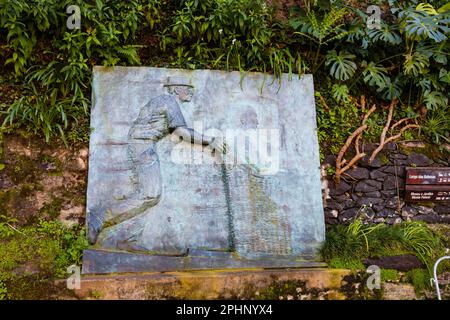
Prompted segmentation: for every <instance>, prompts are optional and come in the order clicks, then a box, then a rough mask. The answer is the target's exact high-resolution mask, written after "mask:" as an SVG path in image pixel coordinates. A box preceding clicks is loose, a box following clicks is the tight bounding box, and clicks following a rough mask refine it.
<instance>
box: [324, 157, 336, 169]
mask: <svg viewBox="0 0 450 320" xmlns="http://www.w3.org/2000/svg"><path fill="white" fill-rule="evenodd" d="M323 164H329V165H330V166H332V167H336V156H334V155H332V154H330V155H327V156H325V159H324V161H323Z"/></svg>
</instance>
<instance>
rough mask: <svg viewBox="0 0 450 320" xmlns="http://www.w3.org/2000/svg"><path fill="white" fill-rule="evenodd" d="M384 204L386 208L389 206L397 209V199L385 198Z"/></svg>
mask: <svg viewBox="0 0 450 320" xmlns="http://www.w3.org/2000/svg"><path fill="white" fill-rule="evenodd" d="M384 205H385V206H386V208H389V209H397V207H398V201H397V200H396V199H390V200H387V201H386V202H385V204H384Z"/></svg>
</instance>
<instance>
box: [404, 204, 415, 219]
mask: <svg viewBox="0 0 450 320" xmlns="http://www.w3.org/2000/svg"><path fill="white" fill-rule="evenodd" d="M418 213H419V211H417V209H416V208H414V207H411V206H404V207H403V208H402V216H403V217H412V216H415V215H416V214H418Z"/></svg>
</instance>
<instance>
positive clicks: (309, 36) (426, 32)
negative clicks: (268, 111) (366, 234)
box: [0, 0, 450, 146]
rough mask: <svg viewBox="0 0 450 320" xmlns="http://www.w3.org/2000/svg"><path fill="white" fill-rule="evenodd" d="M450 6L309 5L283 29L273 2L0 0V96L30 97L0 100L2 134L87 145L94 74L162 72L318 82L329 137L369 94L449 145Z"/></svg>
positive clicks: (393, 0)
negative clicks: (309, 77) (72, 24)
mask: <svg viewBox="0 0 450 320" xmlns="http://www.w3.org/2000/svg"><path fill="white" fill-rule="evenodd" d="M430 3H431V2H430ZM372 4H378V5H380V6H381V7H382V19H381V29H380V30H378V29H370V28H368V27H367V23H368V19H369V17H370V15H368V14H367V13H366V8H367V6H368V5H372ZM69 5H78V6H79V7H80V9H81V16H82V28H81V30H73V31H71V30H69V29H67V27H66V21H67V18H68V16H69V15H68V14H67V13H66V8H67V7H68V6H69ZM445 5H446V1H432V4H427V3H425V2H420V1H415V0H409V1H396V0H389V1H375V3H373V1H371V2H370V3H364V2H361V1H343V0H342V1H333V3H332V4H331V3H330V2H329V1H303V5H302V6H298V7H294V8H293V9H292V10H291V12H290V14H289V17H288V18H285V19H280V18H278V17H277V14H276V11H275V10H274V8H272V7H270V6H268V5H267V4H266V2H265V1H263V0H254V1H250V0H203V1H199V0H184V1H175V0H146V1H144V0H131V1H107V0H96V1H80V0H65V1H59V0H33V1H28V0H27V1H26V0H0V48H1V51H0V64H2V65H3V67H2V69H3V72H2V76H1V78H0V84H1V83H2V82H3V83H8V84H12V85H14V86H15V88H17V90H18V91H19V92H20V95H19V97H16V98H14V99H7V98H2V97H1V96H0V104H2V109H3V115H4V116H3V128H5V127H7V126H19V127H24V128H26V129H28V130H29V131H32V132H34V133H38V134H42V135H43V136H45V138H46V140H47V141H49V140H50V139H51V138H52V137H55V136H59V137H62V138H63V139H66V138H67V137H68V136H69V139H70V140H80V136H81V139H84V138H86V137H87V135H88V134H87V133H86V132H87V131H88V128H87V127H88V125H87V114H88V112H89V96H90V85H89V83H90V80H91V70H92V67H93V66H94V65H98V64H101V65H107V66H114V65H153V66H166V67H183V68H190V69H195V68H213V69H225V70H240V71H249V70H253V71H265V72H269V73H272V74H274V75H275V76H277V75H279V74H281V73H282V72H289V73H299V74H302V73H305V72H312V73H313V74H314V76H315V80H316V87H317V89H318V91H320V92H321V93H322V94H323V96H324V97H325V99H326V101H328V102H329V104H330V106H332V107H333V110H331V111H329V110H325V112H324V113H319V114H320V117H322V119H319V124H320V125H319V129H320V130H322V134H324V135H328V134H329V132H328V131H330V130H334V124H333V122H335V121H338V122H339V123H342V124H345V123H348V122H347V121H346V120H348V119H346V118H345V117H344V119H340V118H339V117H338V119H336V117H335V115H336V114H340V113H342V111H341V110H342V109H344V110H346V109H349V110H350V111H352V112H353V111H354V110H352V109H354V106H352V105H350V106H349V105H348V101H349V97H350V96H359V95H361V94H365V95H367V96H370V97H372V98H373V100H374V101H376V102H378V103H381V102H383V101H389V100H391V99H393V98H394V97H397V98H399V99H400V101H401V102H402V105H403V110H402V111H403V112H402V113H403V114H402V116H404V115H407V116H409V117H412V118H414V117H415V118H420V123H421V124H422V131H421V133H423V134H424V135H425V136H426V138H428V139H429V140H431V141H434V142H436V143H438V144H439V143H442V142H444V141H447V142H448V141H449V132H450V124H449V123H450V121H449V116H448V114H449V113H450V109H449V107H448V98H449V90H448V87H449V86H448V85H449V83H450V73H449V68H448V52H449V51H450V50H449V42H448V32H449V28H448V22H449V17H450V15H449V11H448V4H447V6H445ZM369 22H370V21H369ZM6 95H7V94H5V95H4V96H6ZM10 100H13V101H10ZM357 111H358V110H357ZM364 111H365V110H359V112H364ZM79 122H80V123H81V126H84V127H85V130H84V131H82V132H80V130H79V128H80V124H79ZM330 126H333V128H331V127H330ZM337 128H339V126H338V127H337ZM74 130H76V131H74ZM68 133H69V134H68ZM335 136H336V138H337V141H336V143H335V145H336V146H337V145H338V144H340V143H341V140H342V138H341V137H340V135H339V134H335ZM342 136H343V137H344V136H345V134H344V133H343V134H342Z"/></svg>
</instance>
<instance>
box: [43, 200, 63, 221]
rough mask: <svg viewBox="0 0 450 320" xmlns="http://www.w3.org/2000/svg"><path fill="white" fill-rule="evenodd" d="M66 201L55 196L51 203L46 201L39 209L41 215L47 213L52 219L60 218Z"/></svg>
mask: <svg viewBox="0 0 450 320" xmlns="http://www.w3.org/2000/svg"><path fill="white" fill-rule="evenodd" d="M63 203H64V199H62V198H58V197H56V198H53V199H52V201H51V202H50V203H46V204H45V205H44V206H43V207H42V208H41V210H39V213H40V215H41V216H42V215H46V216H48V217H49V218H50V219H56V218H58V216H59V214H60V213H61V209H62V205H63Z"/></svg>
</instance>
